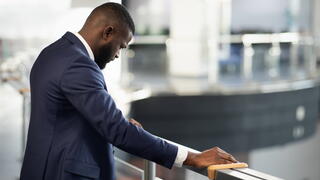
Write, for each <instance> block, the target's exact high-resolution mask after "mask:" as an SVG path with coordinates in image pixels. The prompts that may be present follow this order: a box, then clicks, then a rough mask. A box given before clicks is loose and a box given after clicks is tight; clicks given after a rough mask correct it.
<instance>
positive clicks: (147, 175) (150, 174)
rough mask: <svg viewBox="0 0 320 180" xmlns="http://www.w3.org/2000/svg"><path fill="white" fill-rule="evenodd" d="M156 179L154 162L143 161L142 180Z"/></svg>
mask: <svg viewBox="0 0 320 180" xmlns="http://www.w3.org/2000/svg"><path fill="white" fill-rule="evenodd" d="M155 179H156V164H155V163H154V162H151V161H148V160H144V180H155Z"/></svg>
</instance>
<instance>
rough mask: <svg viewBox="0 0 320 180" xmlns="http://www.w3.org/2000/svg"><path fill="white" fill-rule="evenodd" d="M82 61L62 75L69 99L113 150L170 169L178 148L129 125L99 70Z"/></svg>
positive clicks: (62, 88) (65, 92) (63, 86)
mask: <svg viewBox="0 0 320 180" xmlns="http://www.w3.org/2000/svg"><path fill="white" fill-rule="evenodd" d="M90 61H91V60H89V59H86V58H83V59H81V58H80V59H77V60H75V61H74V62H73V63H72V64H71V65H70V67H69V68H68V69H66V71H65V72H64V73H63V75H62V78H61V81H60V87H61V90H62V91H63V93H64V94H65V96H66V98H67V99H68V100H69V101H70V102H71V103H72V105H73V106H74V107H75V108H76V109H77V110H78V111H79V112H80V113H81V114H82V115H83V116H84V117H85V119H87V120H88V122H89V123H90V124H91V126H92V127H93V128H94V129H95V130H96V131H97V132H98V133H99V134H101V135H102V136H103V137H104V138H105V139H106V142H109V143H111V144H113V145H114V146H116V147H118V148H120V149H122V150H124V151H126V152H129V153H132V154H134V155H137V156H140V157H143V158H145V159H148V160H151V161H154V162H156V163H158V164H160V165H163V166H165V167H167V168H171V167H172V165H173V163H174V161H175V158H176V155H177V147H176V146H174V145H171V144H169V143H167V142H165V141H163V140H161V139H159V138H156V137H154V136H153V135H152V134H150V133H148V132H147V131H145V130H143V129H142V128H138V127H136V126H134V125H132V124H131V123H129V122H128V121H127V120H126V119H125V118H124V117H123V114H122V112H121V111H120V110H119V109H118V108H117V107H116V104H115V102H114V100H113V99H112V97H111V96H110V95H109V94H108V92H107V90H106V89H105V88H104V87H105V83H104V78H103V75H102V73H101V71H100V70H99V69H98V66H96V65H95V64H93V62H90Z"/></svg>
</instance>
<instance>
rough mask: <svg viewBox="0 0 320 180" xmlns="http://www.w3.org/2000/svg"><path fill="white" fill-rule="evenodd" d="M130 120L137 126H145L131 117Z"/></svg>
mask: <svg viewBox="0 0 320 180" xmlns="http://www.w3.org/2000/svg"><path fill="white" fill-rule="evenodd" d="M129 122H130V123H132V124H133V125H135V126H137V127H141V128H143V127H142V125H141V124H140V123H139V122H138V121H136V120H134V119H132V118H130V119H129Z"/></svg>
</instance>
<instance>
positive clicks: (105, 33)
mask: <svg viewBox="0 0 320 180" xmlns="http://www.w3.org/2000/svg"><path fill="white" fill-rule="evenodd" d="M113 33H114V27H113V26H107V27H105V28H104V30H103V39H107V38H109V37H110V36H111V35H112V34H113Z"/></svg>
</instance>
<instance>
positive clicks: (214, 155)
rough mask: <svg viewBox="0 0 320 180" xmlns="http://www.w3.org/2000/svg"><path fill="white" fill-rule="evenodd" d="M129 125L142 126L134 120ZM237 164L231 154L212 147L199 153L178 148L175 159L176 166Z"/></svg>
mask: <svg viewBox="0 0 320 180" xmlns="http://www.w3.org/2000/svg"><path fill="white" fill-rule="evenodd" d="M129 122H130V123H132V124H133V125H135V126H137V127H140V128H142V125H141V124H140V123H139V122H138V121H136V120H135V119H130V120H129ZM236 162H238V161H237V160H236V159H235V158H234V157H233V156H232V155H231V154H229V153H227V152H225V151H223V150H222V149H220V148H219V147H214V148H211V149H208V150H206V151H203V152H201V153H193V152H189V151H188V150H186V149H182V148H180V147H178V153H177V156H176V159H175V165H176V166H179V167H180V166H182V165H186V166H193V167H197V168H205V167H208V166H210V165H214V164H229V163H236Z"/></svg>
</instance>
